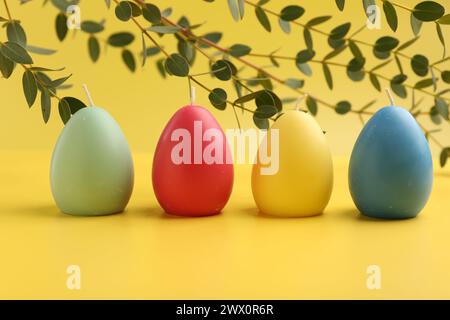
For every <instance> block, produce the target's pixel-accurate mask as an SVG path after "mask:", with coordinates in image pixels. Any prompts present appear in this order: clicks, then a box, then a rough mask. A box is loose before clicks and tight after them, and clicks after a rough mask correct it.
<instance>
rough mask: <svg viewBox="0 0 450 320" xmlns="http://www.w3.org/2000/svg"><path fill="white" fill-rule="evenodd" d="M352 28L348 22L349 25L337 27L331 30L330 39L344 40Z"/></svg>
mask: <svg viewBox="0 0 450 320" xmlns="http://www.w3.org/2000/svg"><path fill="white" fill-rule="evenodd" d="M350 27H351V23H350V22H347V23H344V24H341V25H339V26H337V27H336V28H334V29H333V30H331V32H330V36H329V38H330V39H333V40H339V39H342V38H344V37H345V36H346V35H347V33H348V32H349V31H350Z"/></svg>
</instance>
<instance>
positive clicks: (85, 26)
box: [80, 20, 105, 34]
mask: <svg viewBox="0 0 450 320" xmlns="http://www.w3.org/2000/svg"><path fill="white" fill-rule="evenodd" d="M80 28H81V30H82V31H84V32H86V33H91V34H94V33H99V32H102V31H103V30H104V29H105V27H104V26H103V24H101V23H98V22H95V21H89V20H88V21H83V22H81V26H80Z"/></svg>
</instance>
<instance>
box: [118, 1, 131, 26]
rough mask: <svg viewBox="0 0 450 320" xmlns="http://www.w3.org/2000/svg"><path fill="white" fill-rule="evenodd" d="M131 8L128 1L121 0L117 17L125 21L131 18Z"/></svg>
mask: <svg viewBox="0 0 450 320" xmlns="http://www.w3.org/2000/svg"><path fill="white" fill-rule="evenodd" d="M131 10H132V9H131V5H130V3H129V2H128V1H120V2H119V4H117V6H116V9H115V14H116V17H117V19H119V20H121V21H124V22H125V21H128V20H130V19H131V16H132V11H131Z"/></svg>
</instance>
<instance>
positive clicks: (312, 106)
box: [306, 96, 319, 116]
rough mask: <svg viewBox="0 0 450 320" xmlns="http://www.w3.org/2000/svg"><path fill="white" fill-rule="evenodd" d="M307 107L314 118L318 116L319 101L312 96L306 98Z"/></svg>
mask: <svg viewBox="0 0 450 320" xmlns="http://www.w3.org/2000/svg"><path fill="white" fill-rule="evenodd" d="M306 107H307V108H308V111H309V113H311V114H312V115H313V116H316V115H317V112H318V110H319V108H318V107H317V101H316V99H314V98H313V97H311V96H307V97H306Z"/></svg>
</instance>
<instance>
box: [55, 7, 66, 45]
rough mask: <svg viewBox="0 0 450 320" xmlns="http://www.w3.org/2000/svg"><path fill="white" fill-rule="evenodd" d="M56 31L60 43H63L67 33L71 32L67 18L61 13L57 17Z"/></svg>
mask: <svg viewBox="0 0 450 320" xmlns="http://www.w3.org/2000/svg"><path fill="white" fill-rule="evenodd" d="M55 29H56V35H57V37H58V39H59V41H63V40H64V39H65V38H66V35H67V32H68V31H69V29H68V28H67V17H66V15H65V14H64V13H59V14H58V15H57V16H56V21H55Z"/></svg>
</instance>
